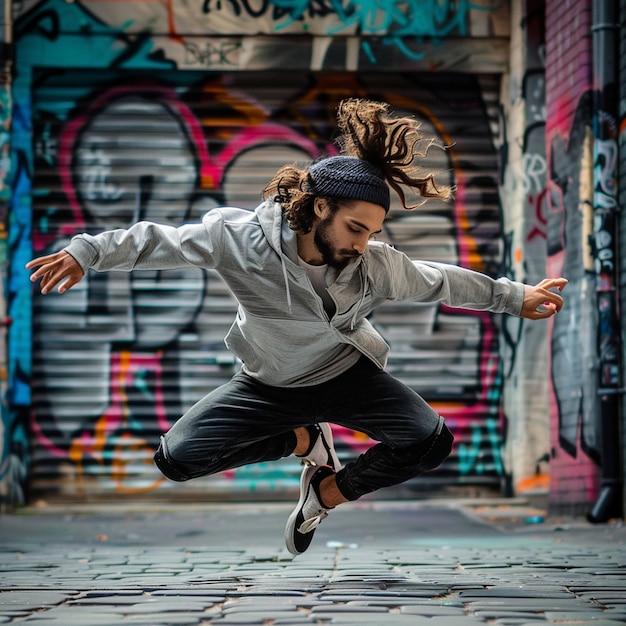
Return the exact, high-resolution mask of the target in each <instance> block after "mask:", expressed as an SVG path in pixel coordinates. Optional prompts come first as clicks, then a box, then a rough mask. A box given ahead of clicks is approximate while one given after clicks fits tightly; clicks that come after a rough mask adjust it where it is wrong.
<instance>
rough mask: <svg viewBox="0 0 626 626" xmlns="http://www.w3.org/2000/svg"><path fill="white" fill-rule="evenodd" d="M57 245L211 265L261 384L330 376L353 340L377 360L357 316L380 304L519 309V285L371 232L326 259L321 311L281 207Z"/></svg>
mask: <svg viewBox="0 0 626 626" xmlns="http://www.w3.org/2000/svg"><path fill="white" fill-rule="evenodd" d="M65 250H66V251H67V252H68V253H69V254H71V255H72V256H73V257H74V258H75V259H76V260H77V261H78V263H79V264H80V266H81V267H82V269H83V270H84V271H86V270H87V269H88V268H92V269H94V270H96V271H107V270H126V271H130V270H135V269H150V270H163V269H175V268H180V267H186V266H195V267H200V268H205V269H215V270H216V271H217V272H218V273H219V275H220V276H221V277H222V278H223V279H224V281H225V282H226V284H227V285H228V286H229V288H230V289H231V291H232V293H233V294H234V295H235V297H236V298H237V301H238V303H239V308H238V311H237V315H236V318H235V321H234V322H233V325H232V326H231V328H230V330H229V332H228V334H227V336H226V339H225V342H226V345H227V346H228V348H229V349H230V350H231V351H232V352H234V353H235V354H236V355H237V356H238V357H239V358H240V359H241V360H242V362H243V368H244V370H245V371H246V372H247V373H248V374H250V375H251V376H253V377H254V378H256V379H258V380H260V381H261V382H264V383H266V384H269V385H275V386H281V387H295V386H302V385H311V384H316V383H320V382H323V381H324V380H325V378H328V377H330V376H331V374H330V373H329V372H333V374H332V375H336V374H337V372H336V368H335V369H333V363H334V362H337V361H338V360H340V359H341V355H342V354H343V355H345V349H346V345H351V346H354V348H356V349H357V350H358V351H359V352H360V353H362V354H364V355H366V356H367V357H368V358H369V359H371V360H372V361H373V362H374V363H376V364H377V365H378V366H379V367H380V368H384V367H385V364H386V361H387V356H388V353H389V346H388V345H387V343H386V342H385V341H384V339H383V338H382V337H381V336H380V334H379V333H378V332H377V331H376V330H375V329H374V327H373V326H372V325H371V324H370V322H369V321H368V320H367V319H366V317H367V315H369V313H371V312H372V310H374V309H375V308H376V307H377V306H378V305H380V304H381V303H383V302H385V301H387V300H392V301H400V300H405V301H412V302H443V303H445V304H447V305H450V306H452V307H463V308H468V309H474V310H479V311H493V312H496V313H509V314H512V315H519V314H520V311H521V308H522V303H523V300H524V286H523V285H522V284H521V283H516V282H512V281H510V280H508V279H506V278H500V279H499V280H494V279H492V278H490V277H488V276H486V275H484V274H480V273H478V272H474V271H472V270H467V269H463V268H459V267H457V266H454V265H447V264H442V263H430V262H423V261H412V260H411V259H409V258H408V257H407V256H406V255H405V254H404V253H402V252H399V251H398V250H396V249H394V248H393V247H391V246H389V245H387V244H385V243H381V242H376V241H372V242H370V243H369V244H368V246H367V250H366V252H365V254H363V255H362V256H361V257H359V258H356V259H354V260H351V261H350V262H349V263H348V265H347V266H346V267H345V268H344V269H343V270H342V271H341V272H338V271H337V270H336V269H334V268H329V269H328V272H327V276H326V282H327V284H328V292H329V293H330V296H331V297H332V299H333V300H334V302H335V305H336V312H335V314H334V315H333V316H332V318H331V319H329V318H328V316H327V314H326V313H325V311H324V306H323V303H322V300H321V298H320V297H319V296H318V295H317V294H316V293H315V291H314V290H313V287H312V286H311V283H310V281H309V279H308V276H307V274H306V271H305V270H304V269H303V268H302V267H300V266H299V265H298V253H297V238H296V234H295V233H294V232H293V231H292V230H291V229H290V228H289V225H288V224H287V221H286V220H285V219H284V217H283V215H282V211H281V207H280V206H279V205H278V204H275V203H273V202H271V201H266V202H264V203H263V204H261V205H260V206H259V207H257V209H256V210H255V211H247V210H244V209H237V208H231V207H224V208H219V209H214V210H212V211H209V212H208V213H207V214H206V215H205V216H204V218H203V220H202V222H201V223H199V224H185V225H183V226H180V227H178V228H176V227H173V226H164V225H159V224H154V223H151V222H138V223H137V224H134V225H133V226H131V227H130V228H128V229H126V230H123V229H119V230H111V231H107V232H103V233H100V234H98V235H87V234H81V235H77V236H76V237H74V238H73V239H72V241H71V242H70V244H69V245H68V246H67V248H65Z"/></svg>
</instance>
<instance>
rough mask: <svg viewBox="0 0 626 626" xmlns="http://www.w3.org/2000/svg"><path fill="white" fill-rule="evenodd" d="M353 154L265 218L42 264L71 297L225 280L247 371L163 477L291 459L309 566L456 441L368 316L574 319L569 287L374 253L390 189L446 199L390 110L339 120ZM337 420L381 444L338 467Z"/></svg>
mask: <svg viewBox="0 0 626 626" xmlns="http://www.w3.org/2000/svg"><path fill="white" fill-rule="evenodd" d="M338 123H339V128H340V130H341V131H342V135H341V138H340V142H341V147H342V152H343V154H342V155H341V156H336V157H330V158H327V159H323V160H321V161H319V162H316V163H314V164H312V165H311V166H309V167H306V168H299V167H296V166H295V165H293V166H292V165H287V166H285V167H283V168H282V169H281V170H280V171H279V172H278V173H277V174H276V176H275V177H274V179H273V180H272V181H271V182H270V183H269V184H268V185H267V187H266V189H265V190H264V198H265V200H264V201H263V202H262V204H261V205H260V206H259V207H258V208H257V209H256V210H255V211H254V212H250V211H246V210H242V209H236V208H230V207H228V208H219V209H215V210H212V211H210V212H209V213H207V215H205V217H204V218H203V220H202V223H201V224H185V225H183V226H180V227H178V228H174V227H171V226H164V225H157V224H152V223H148V222H139V223H137V224H134V225H133V226H131V227H130V228H128V229H127V230H122V229H118V230H112V231H107V232H104V233H100V234H98V235H95V236H91V235H87V234H82V235H78V236H77V237H75V238H74V239H73V240H72V241H71V243H70V244H69V245H68V246H67V247H66V248H65V249H64V250H62V251H60V252H57V253H55V254H52V255H48V256H44V257H41V258H38V259H34V260H33V261H31V262H29V263H28V264H27V265H26V267H27V268H28V269H34V268H37V269H35V271H34V272H33V274H32V276H31V279H32V280H33V281H36V280H39V279H41V291H42V293H43V294H46V293H48V292H49V291H50V290H51V289H54V288H55V287H58V291H59V293H64V292H65V291H67V290H68V289H70V288H71V287H72V286H74V285H75V284H76V283H78V282H79V281H80V280H81V279H82V277H83V276H84V273H85V272H86V271H87V269H89V268H91V269H95V270H97V271H107V270H113V269H116V270H127V271H131V270H141V269H150V270H156V269H173V268H180V267H187V266H196V267H201V268H205V269H215V270H216V271H217V272H218V273H219V274H220V276H221V277H222V278H223V279H224V281H225V282H226V283H227V285H228V286H229V287H230V289H231V291H232V292H233V294H234V295H235V297H236V298H237V301H238V303H239V308H238V312H237V316H236V319H235V321H234V323H233V325H232V327H231V329H230V331H229V333H228V335H227V337H226V345H227V346H228V347H229V348H230V349H231V350H232V351H233V352H234V353H235V354H236V355H237V356H238V357H239V358H240V359H241V361H242V368H241V370H240V371H239V372H238V373H237V374H235V376H234V377H233V378H232V379H231V380H230V381H229V382H228V383H226V384H225V385H223V386H221V387H219V388H218V389H216V390H214V391H212V392H211V393H209V394H208V395H207V396H205V397H204V398H202V399H201V400H200V401H198V402H197V403H196V404H195V405H194V406H193V407H191V408H190V409H189V410H188V411H187V412H186V413H185V414H184V415H183V416H182V417H181V418H180V419H179V420H178V421H177V422H176V423H175V424H174V426H173V427H172V428H171V429H170V430H169V432H167V433H166V434H165V435H164V436H163V437H162V439H161V444H160V446H159V449H158V450H157V452H156V454H155V462H156V464H157V466H158V467H159V469H160V470H161V471H162V472H163V474H164V475H165V476H167V477H168V478H170V479H172V480H177V481H184V480H188V479H190V478H194V477H198V476H203V475H208V474H214V473H217V472H221V471H224V470H227V469H232V468H235V467H239V466H241V465H244V464H248V463H254V462H260V461H270V460H275V459H278V458H281V457H283V456H288V455H290V454H295V455H297V456H299V457H301V458H302V460H303V463H304V466H305V467H304V469H303V472H302V476H301V480H300V499H299V502H298V504H297V506H296V508H295V509H294V511H293V512H292V514H291V515H290V517H289V519H288V521H287V526H286V529H285V540H286V544H287V548H288V549H289V551H290V552H292V553H293V554H301V553H302V552H304V551H305V550H306V549H307V548H308V547H309V545H310V543H311V540H312V538H313V534H314V532H315V529H316V527H317V525H318V524H319V523H320V521H321V520H323V519H324V518H325V517H326V516H327V515H328V511H329V510H331V509H333V508H334V507H336V506H337V505H339V504H341V503H343V502H346V501H348V500H356V499H358V498H359V497H361V496H362V495H364V494H366V493H370V492H372V491H375V490H377V489H381V488H383V487H387V486H391V485H396V484H399V483H401V482H403V481H406V480H408V479H409V478H412V477H414V476H417V475H419V474H421V473H423V472H425V471H428V470H430V469H433V468H435V467H436V466H437V465H439V464H440V463H441V462H442V461H443V460H444V459H445V458H446V456H447V455H448V454H449V453H450V450H451V445H452V440H453V437H452V434H451V433H450V431H449V430H448V428H447V427H446V425H445V423H444V421H443V418H442V417H441V416H439V415H438V414H437V413H436V412H435V411H434V410H433V409H432V408H431V407H430V406H428V405H427V404H426V402H425V401H424V400H423V399H422V398H421V397H420V396H419V395H418V394H416V393H415V392H414V391H413V390H411V389H409V388H408V387H407V386H405V385H404V384H403V383H401V382H400V381H398V380H396V379H394V378H393V377H391V376H390V375H388V374H387V373H386V372H385V371H384V367H385V364H386V359H387V354H388V350H389V348H388V346H387V344H386V343H385V341H384V340H383V338H382V337H381V336H380V335H379V334H378V333H377V332H376V330H375V329H374V328H373V327H372V325H371V324H370V323H369V322H368V320H367V316H368V315H369V314H370V313H371V312H372V311H373V310H374V309H375V308H376V307H377V306H378V305H380V304H382V303H383V302H385V301H389V300H391V301H401V300H406V301H414V302H443V303H445V304H447V305H449V306H453V307H464V308H470V309H474V310H489V311H494V312H498V313H500V312H503V313H508V314H511V315H518V316H521V317H525V318H528V319H543V318H547V317H550V316H551V315H554V314H555V313H556V312H557V311H559V310H560V309H561V307H562V306H563V299H562V298H561V296H560V295H558V294H556V293H554V292H552V291H551V289H553V288H557V289H562V288H563V287H564V286H565V284H566V282H567V281H566V280H565V279H563V278H556V279H545V280H543V281H541V282H540V283H539V284H538V285H536V286H529V285H523V284H521V283H516V282H513V281H510V280H507V279H499V280H493V279H491V278H490V277H487V276H485V275H482V274H480V273H477V272H473V271H470V270H466V269H462V268H458V267H455V266H452V265H445V264H440V263H429V262H418V261H412V260H410V259H409V258H408V257H406V256H405V255H404V254H403V253H401V252H399V251H397V250H395V249H393V248H392V247H390V246H388V245H386V244H384V243H380V242H376V241H372V240H371V239H372V237H373V236H375V235H376V233H379V232H380V231H381V229H382V226H383V222H384V220H385V217H386V215H387V212H388V211H389V206H390V190H389V186H391V187H392V188H393V189H394V190H395V191H396V192H397V193H398V195H399V197H400V199H401V201H402V203H403V205H404V207H405V208H414V207H408V206H407V202H406V198H405V189H408V190H415V191H417V192H418V193H419V194H420V196H421V198H422V199H427V198H429V197H443V198H445V197H448V196H449V195H450V191H451V190H449V189H440V188H438V187H437V186H436V184H435V182H434V176H433V175H431V174H429V175H427V176H421V175H420V173H419V170H418V169H417V168H416V166H415V160H416V157H420V156H423V154H419V153H417V152H416V149H415V147H416V146H417V145H418V143H419V142H420V140H421V139H422V137H421V135H420V134H419V132H418V124H417V123H416V121H415V120H413V119H412V118H394V117H391V116H390V115H389V114H388V111H387V106H386V105H384V104H380V103H374V102H368V101H362V100H347V101H344V102H342V103H341V104H340V106H339V109H338ZM329 421H332V422H334V423H337V424H341V425H342V426H345V427H347V428H350V429H354V430H357V431H360V432H363V433H366V434H367V435H368V436H369V437H371V438H372V439H374V440H375V441H378V442H379V443H378V444H377V445H375V446H373V447H372V448H370V449H368V450H367V451H366V452H365V453H364V454H362V455H360V456H359V457H358V458H357V459H355V460H353V461H350V462H349V463H347V464H346V466H345V467H343V468H342V467H341V464H340V462H339V459H338V458H337V455H336V454H335V451H334V449H333V442H332V435H331V429H330V426H329V425H328V422H329Z"/></svg>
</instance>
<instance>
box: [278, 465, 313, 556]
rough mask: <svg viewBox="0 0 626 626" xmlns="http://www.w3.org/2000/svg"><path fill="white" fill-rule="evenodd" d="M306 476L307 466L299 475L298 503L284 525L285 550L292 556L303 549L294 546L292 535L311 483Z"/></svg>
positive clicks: (307, 473) (307, 474)
mask: <svg viewBox="0 0 626 626" xmlns="http://www.w3.org/2000/svg"><path fill="white" fill-rule="evenodd" d="M312 467H313V466H312ZM314 473H315V472H311V475H313V474H314ZM308 476H309V472H308V468H307V469H305V470H304V471H303V472H302V474H301V475H300V499H299V500H298V504H297V505H296V508H295V509H294V510H293V511H292V512H291V515H290V516H289V518H288V519H287V525H286V526H285V545H286V546H287V550H289V552H291V554H293V555H294V556H298V555H299V554H303V553H304V550H303V551H302V552H300V551H299V550H298V549H297V548H296V546H295V544H294V541H293V535H294V533H295V532H297V531H296V524H297V518H298V513H300V510H301V509H302V507H303V506H304V502H305V501H306V497H307V495H308V494H309V487H310V485H311V481H310V480H308ZM309 545H310V542H309ZM308 547H309V546H308V545H307V548H308ZM305 549H306V548H305Z"/></svg>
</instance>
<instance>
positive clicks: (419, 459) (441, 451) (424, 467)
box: [394, 419, 454, 473]
mask: <svg viewBox="0 0 626 626" xmlns="http://www.w3.org/2000/svg"><path fill="white" fill-rule="evenodd" d="M453 441H454V437H453V436H452V433H451V432H450V430H449V429H448V427H447V426H446V425H445V423H444V421H443V419H441V420H440V422H439V424H438V425H437V429H436V430H435V432H434V433H433V434H432V435H430V437H428V438H427V439H425V440H423V441H420V442H419V443H416V444H413V445H410V446H406V447H404V448H400V449H396V450H395V451H394V453H395V455H396V457H400V458H399V460H400V462H402V463H405V464H406V465H407V466H415V467H416V469H418V471H419V473H422V472H427V471H429V470H432V469H435V468H436V467H438V466H439V465H440V464H441V463H442V462H443V461H444V460H445V459H446V458H447V457H448V455H449V454H450V452H451V451H452V442H453Z"/></svg>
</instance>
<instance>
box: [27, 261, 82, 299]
mask: <svg viewBox="0 0 626 626" xmlns="http://www.w3.org/2000/svg"><path fill="white" fill-rule="evenodd" d="M34 267H37V268H39V269H37V270H35V271H34V272H33V273H32V274H31V277H30V280H31V282H35V281H36V280H39V279H40V278H41V285H40V288H41V293H42V294H44V295H45V294H47V293H49V292H50V291H52V289H54V288H55V287H56V286H57V285H58V286H59V289H58V291H59V293H65V292H66V291H67V290H68V289H71V288H72V287H73V286H74V285H75V284H76V283H78V282H80V280H81V279H82V277H83V276H84V275H85V273H84V272H83V270H82V269H81V267H80V265H79V264H78V262H77V261H76V259H75V258H74V257H73V256H72V255H71V254H68V253H67V252H65V251H63V250H61V251H60V252H55V253H54V254H49V255H48V256H42V257H39V258H38V259H33V260H32V261H29V262H28V263H26V269H27V270H30V269H33V268H34Z"/></svg>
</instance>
